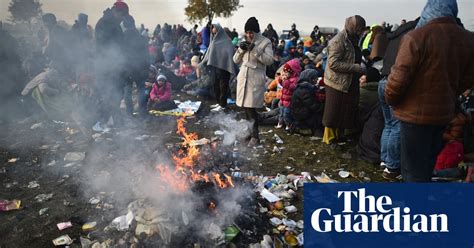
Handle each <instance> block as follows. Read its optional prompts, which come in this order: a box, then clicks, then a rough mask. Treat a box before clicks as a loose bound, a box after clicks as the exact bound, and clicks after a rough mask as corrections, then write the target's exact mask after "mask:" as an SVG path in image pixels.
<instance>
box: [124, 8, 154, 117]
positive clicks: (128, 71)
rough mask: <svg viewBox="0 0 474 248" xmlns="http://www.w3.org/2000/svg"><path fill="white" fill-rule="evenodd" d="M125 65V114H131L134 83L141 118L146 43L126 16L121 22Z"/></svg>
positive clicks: (143, 106) (133, 23)
mask: <svg viewBox="0 0 474 248" xmlns="http://www.w3.org/2000/svg"><path fill="white" fill-rule="evenodd" d="M123 26H124V28H125V31H124V43H125V44H126V47H124V53H125V57H126V63H127V64H126V65H125V80H126V82H125V88H124V100H125V106H126V111H127V114H129V115H132V114H133V102H132V90H133V83H134V82H135V84H136V86H137V91H138V107H139V113H140V115H141V116H145V115H146V97H145V80H146V79H147V76H148V70H149V67H150V65H149V62H148V59H149V58H148V41H147V38H145V37H143V36H142V35H141V34H140V32H139V31H138V30H137V28H136V26H135V20H134V19H133V17H132V16H131V15H128V16H126V17H125V18H124V20H123Z"/></svg>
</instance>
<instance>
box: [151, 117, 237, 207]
mask: <svg viewBox="0 0 474 248" xmlns="http://www.w3.org/2000/svg"><path fill="white" fill-rule="evenodd" d="M185 123H186V119H185V116H182V117H180V118H179V119H178V120H177V131H176V133H177V134H179V135H181V136H182V139H183V142H182V143H181V147H182V148H181V149H180V150H179V151H178V152H177V154H173V156H172V159H173V163H174V165H175V170H174V171H171V169H170V168H169V167H167V166H164V165H158V166H157V167H156V169H157V170H158V171H159V173H160V178H161V180H162V181H163V182H165V183H166V184H167V185H169V186H170V187H172V188H173V189H175V190H177V191H179V192H184V191H186V190H187V189H188V188H189V184H190V183H191V182H197V181H204V182H210V178H209V175H207V174H201V173H198V172H195V171H194V166H195V164H196V162H197V161H198V159H199V155H200V151H199V148H198V147H197V146H196V143H195V141H196V140H197V139H198V135H197V134H196V133H188V132H187V131H186V128H185V127H184V124H185ZM212 178H213V179H214V180H213V181H214V182H215V184H216V185H217V186H218V187H219V188H228V187H234V183H233V182H232V178H231V177H230V176H228V175H225V174H224V178H221V175H220V174H218V173H212ZM214 207H215V204H214Z"/></svg>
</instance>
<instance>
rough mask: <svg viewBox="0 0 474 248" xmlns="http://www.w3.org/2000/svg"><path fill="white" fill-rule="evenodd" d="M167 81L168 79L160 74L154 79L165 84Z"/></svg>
mask: <svg viewBox="0 0 474 248" xmlns="http://www.w3.org/2000/svg"><path fill="white" fill-rule="evenodd" d="M167 80H168V79H167V78H166V76H165V75H163V74H160V75H158V77H156V81H164V82H166V81H167Z"/></svg>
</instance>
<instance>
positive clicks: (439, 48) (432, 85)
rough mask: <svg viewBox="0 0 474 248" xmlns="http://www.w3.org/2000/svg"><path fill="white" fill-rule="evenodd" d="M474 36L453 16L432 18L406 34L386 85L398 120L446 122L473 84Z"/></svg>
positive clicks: (416, 122) (390, 102) (422, 123)
mask: <svg viewBox="0 0 474 248" xmlns="http://www.w3.org/2000/svg"><path fill="white" fill-rule="evenodd" d="M473 58H474V35H473V34H472V33H471V32H469V31H466V30H465V29H463V28H462V27H460V26H459V25H458V24H457V23H456V20H455V19H453V18H451V17H442V18H437V19H434V20H432V21H430V22H429V23H428V24H426V25H425V26H423V27H422V28H417V29H415V30H413V31H411V32H410V33H408V34H406V35H405V36H404V37H403V40H402V42H401V44H400V49H399V51H398V55H397V60H396V62H395V65H394V66H393V67H392V70H391V73H390V75H389V77H388V83H387V85H386V87H385V100H386V102H387V103H388V104H390V105H392V106H393V107H394V115H395V117H397V118H398V119H399V120H401V121H403V122H407V123H413V124H417V125H446V124H448V123H449V122H450V121H451V120H452V119H453V118H454V114H455V105H456V99H457V96H458V95H459V94H461V93H462V92H463V91H464V90H466V89H468V88H470V87H472V86H473V85H474V60H473Z"/></svg>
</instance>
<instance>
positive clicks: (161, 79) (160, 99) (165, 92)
mask: <svg viewBox="0 0 474 248" xmlns="http://www.w3.org/2000/svg"><path fill="white" fill-rule="evenodd" d="M174 108H176V104H175V103H174V101H173V100H172V99H171V83H170V82H168V80H167V78H166V77H165V76H164V75H159V76H158V77H157V78H156V83H154V84H153V88H152V90H151V92H150V101H149V102H148V109H153V110H158V111H166V110H170V109H174Z"/></svg>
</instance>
